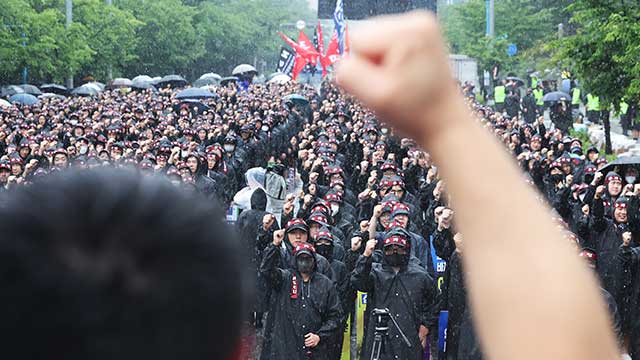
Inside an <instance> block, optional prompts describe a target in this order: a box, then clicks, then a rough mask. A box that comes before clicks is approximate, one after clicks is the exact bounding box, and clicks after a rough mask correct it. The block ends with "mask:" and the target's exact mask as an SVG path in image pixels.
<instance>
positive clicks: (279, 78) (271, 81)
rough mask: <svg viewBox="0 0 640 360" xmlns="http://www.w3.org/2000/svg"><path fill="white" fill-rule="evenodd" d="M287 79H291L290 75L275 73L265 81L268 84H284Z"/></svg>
mask: <svg viewBox="0 0 640 360" xmlns="http://www.w3.org/2000/svg"><path fill="white" fill-rule="evenodd" d="M289 81H291V76H289V75H287V74H279V75H276V76H274V77H272V78H271V79H269V81H267V83H268V84H280V85H282V84H286V83H288V82H289Z"/></svg>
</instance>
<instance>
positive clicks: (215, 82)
mask: <svg viewBox="0 0 640 360" xmlns="http://www.w3.org/2000/svg"><path fill="white" fill-rule="evenodd" d="M207 85H218V80H216V79H214V78H212V77H206V78H200V79H198V80H196V81H194V82H193V86H194V87H203V86H207Z"/></svg>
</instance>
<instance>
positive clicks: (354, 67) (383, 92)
mask: <svg viewBox="0 0 640 360" xmlns="http://www.w3.org/2000/svg"><path fill="white" fill-rule="evenodd" d="M336 79H337V81H338V84H340V86H342V87H344V88H345V89H346V90H347V91H348V92H349V93H352V94H354V95H355V96H356V97H358V98H360V99H362V100H363V101H364V102H365V103H368V104H369V105H370V106H371V107H373V108H376V107H378V106H379V105H382V104H383V103H384V99H385V98H386V97H387V94H388V93H389V85H388V84H389V83H390V81H389V78H388V76H387V75H386V74H385V73H384V72H383V70H382V68H381V67H379V66H376V65H374V64H373V63H372V62H370V61H368V60H367V59H365V58H363V57H359V56H357V55H351V56H350V57H348V58H346V59H344V60H342V61H341V62H340V63H339V65H338V70H337V76H336Z"/></svg>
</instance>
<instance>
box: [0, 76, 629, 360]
mask: <svg viewBox="0 0 640 360" xmlns="http://www.w3.org/2000/svg"><path fill="white" fill-rule="evenodd" d="M472 92H473V89H472V88H471V86H469V85H467V86H465V87H464V88H463V93H464V94H471V93H472ZM175 93H176V89H171V88H169V89H163V90H161V91H159V92H153V91H151V90H146V91H132V92H123V91H119V90H114V91H105V92H103V93H101V94H99V95H98V96H97V97H89V98H85V97H69V98H66V99H58V98H48V99H43V100H41V101H40V103H39V104H37V105H32V106H13V107H11V108H4V109H1V108H0V154H1V158H0V185H1V186H2V190H10V189H11V188H12V187H15V186H23V185H28V184H34V183H35V184H36V185H37V180H38V178H39V177H42V176H46V175H47V174H49V173H53V172H56V171H61V170H64V169H66V168H68V167H70V166H74V167H80V168H97V167H105V166H115V167H126V168H137V169H139V171H140V172H141V173H144V174H149V175H152V174H155V175H162V176H165V177H166V178H167V179H168V181H170V182H172V183H173V184H175V185H176V186H179V187H184V188H185V189H187V190H188V191H195V192H198V193H200V194H201V195H202V196H203V197H207V198H210V199H211V201H212V202H216V203H217V204H219V205H220V206H222V207H224V208H227V207H229V206H231V205H233V196H234V194H236V193H237V192H239V191H240V190H242V189H243V188H244V187H245V186H246V185H247V183H246V178H245V173H246V172H247V171H248V170H249V169H252V168H255V167H262V168H265V169H267V173H272V174H275V175H276V177H277V179H281V181H280V182H278V184H279V186H280V187H279V189H280V190H282V191H274V186H275V185H274V184H264V185H265V186H264V190H263V189H262V188H258V189H255V190H253V192H252V194H251V209H246V210H244V211H243V212H242V213H241V214H240V216H239V218H238V219H237V222H236V227H237V228H238V231H239V234H240V236H241V238H242V240H243V243H244V244H245V248H246V249H247V251H248V254H247V257H248V263H249V264H250V271H251V274H252V275H253V277H254V278H255V289H256V291H255V303H254V304H253V307H252V309H251V311H252V313H253V315H252V316H251V317H250V318H251V320H250V321H251V324H252V326H253V327H255V328H256V329H257V331H258V333H259V334H261V335H260V337H261V338H262V340H261V346H260V348H259V354H256V355H255V356H256V357H257V358H258V357H259V358H260V359H339V358H340V357H341V354H342V353H343V349H342V346H343V337H344V336H345V335H344V333H345V329H346V328H347V322H348V321H352V320H351V319H353V317H351V318H350V317H349V315H352V314H354V303H355V300H356V291H361V292H366V293H367V294H368V300H367V309H366V313H365V334H364V341H363V344H362V348H361V353H360V354H361V358H363V359H365V358H366V359H368V358H371V349H372V347H373V345H374V332H375V326H374V325H373V322H374V316H373V315H371V312H372V310H373V309H388V310H389V312H390V314H391V316H392V317H393V318H394V320H395V321H396V322H397V324H398V325H399V328H400V329H401V330H402V332H403V333H404V334H405V335H406V336H407V340H408V341H409V343H411V344H412V346H411V347H409V346H407V345H406V343H405V342H404V341H403V339H402V338H400V337H399V332H398V329H397V328H396V327H394V326H391V327H390V329H389V335H388V337H386V341H385V347H384V353H383V357H382V358H383V359H423V358H424V356H425V354H424V352H425V350H424V349H425V348H426V347H427V343H430V344H431V345H432V346H431V347H430V353H431V356H432V358H434V359H435V358H446V359H480V358H482V352H481V350H480V347H479V345H478V340H477V338H476V336H475V332H474V326H473V321H472V318H471V312H470V308H469V306H468V300H467V294H466V289H465V282H464V278H465V277H466V276H468V274H467V273H466V272H465V270H464V269H463V264H462V262H461V257H463V256H464V250H463V249H464V240H463V235H462V234H461V233H459V232H458V231H457V230H456V227H455V221H454V219H455V215H454V212H453V210H452V209H451V208H450V207H449V202H450V198H449V196H448V195H447V191H446V184H445V183H444V182H443V181H441V180H440V176H439V173H438V167H437V164H433V163H432V162H431V158H430V155H429V154H428V153H426V152H424V151H422V150H421V149H419V148H418V147H417V145H416V143H415V142H414V141H413V140H411V139H408V138H401V137H399V136H398V135H396V134H395V133H394V131H393V129H391V128H389V127H387V126H386V125H385V124H384V123H382V122H380V121H378V119H377V118H376V116H375V114H373V113H372V112H371V111H369V110H368V109H366V108H364V107H363V106H362V105H361V104H360V103H359V102H357V101H355V100H354V99H353V98H352V97H350V96H349V95H347V94H346V93H344V92H343V91H341V90H340V89H339V88H338V87H336V86H335V85H333V84H331V83H328V82H327V83H324V84H323V85H322V87H321V89H320V91H319V92H316V91H315V89H313V88H311V87H307V86H304V85H300V84H294V83H288V84H285V85H275V84H270V85H265V84H254V85H251V86H249V87H248V88H247V89H242V88H239V87H237V86H236V85H234V84H233V83H231V84H229V85H227V86H220V87H218V88H217V89H216V95H217V97H216V98H215V99H211V100H202V101H201V102H182V101H180V100H177V99H175V97H174V95H175ZM289 94H301V95H303V96H304V97H306V101H291V100H285V99H284V97H285V96H286V95H289ZM467 99H468V101H467V105H468V106H469V107H470V108H471V109H472V110H473V111H474V113H475V114H476V116H477V121H480V122H481V123H482V124H483V125H484V127H485V128H486V130H487V131H490V132H492V133H494V134H495V136H496V138H497V139H499V140H500V141H501V142H503V143H504V148H505V151H508V152H510V153H511V154H512V155H513V158H514V160H515V161H517V162H518V163H519V165H520V167H521V169H522V172H523V181H527V182H528V183H530V185H531V186H532V187H534V188H536V189H537V190H538V192H539V194H540V201H547V202H548V203H549V204H550V206H551V207H552V208H553V209H552V210H550V212H549V216H550V217H553V218H555V219H556V220H557V223H558V225H559V226H560V227H562V228H563V229H564V231H565V233H566V239H567V241H569V242H570V243H571V244H572V245H573V246H575V248H576V256H582V257H584V258H585V260H586V261H587V262H588V264H589V265H590V266H591V267H593V268H594V271H595V272H596V273H597V274H598V276H599V279H600V283H601V286H602V293H603V296H604V298H605V299H606V300H607V303H608V304H609V307H610V314H611V319H612V326H613V327H614V328H615V330H616V332H617V335H618V338H619V344H620V347H621V353H622V352H627V349H628V352H629V353H630V354H631V356H634V358H635V357H638V358H640V341H639V340H640V336H639V335H640V314H639V313H638V311H637V310H636V309H637V301H638V299H639V296H640V281H639V279H638V278H637V274H636V271H637V269H638V267H639V266H640V248H635V246H636V245H637V243H636V241H640V238H639V237H638V236H640V233H639V231H640V218H639V215H638V209H639V207H640V198H639V197H638V196H639V195H640V185H636V183H637V182H638V179H637V178H638V172H637V170H636V169H635V168H633V167H628V168H626V169H625V172H624V173H616V172H615V171H613V170H614V169H612V171H607V172H602V171H601V170H602V169H603V167H605V166H606V165H607V161H606V160H605V159H604V158H603V157H600V156H599V153H598V149H596V148H588V149H585V148H583V144H582V142H581V141H580V140H579V139H577V138H571V137H570V136H569V134H568V133H567V128H568V127H567V126H562V127H560V128H558V127H557V126H553V125H551V126H549V125H548V123H545V120H544V116H543V114H542V112H541V110H542V108H538V107H536V106H534V103H533V102H531V101H530V102H531V104H529V105H530V106H525V107H524V108H523V109H521V110H519V111H515V112H511V111H507V112H505V113H504V114H503V113H500V112H496V111H494V110H493V109H491V108H489V107H485V106H482V105H480V104H478V103H476V102H475V101H474V100H473V99H472V98H471V97H467ZM524 109H527V111H524ZM531 112H535V115H532V114H531ZM525 120H527V121H525ZM468 146H469V151H473V144H468ZM292 171H293V173H294V174H295V176H296V177H298V178H299V179H300V180H301V181H302V183H303V186H302V187H303V189H302V191H301V192H299V193H293V192H291V191H290V190H291V189H287V188H286V187H287V182H285V181H284V179H286V178H288V176H289V175H291V174H290V172H292ZM488 171H489V169H488ZM468 175H469V179H468V182H469V186H473V176H474V175H473V174H468ZM287 190H289V192H288V193H289V195H287V196H286V197H285V196H284V195H283V194H285V193H287ZM270 199H279V200H284V204H283V206H282V211H281V212H279V213H277V214H274V213H269V212H267V203H268V202H269V201H270ZM532 255H534V254H532ZM444 264H446V266H445V265H444ZM442 311H448V314H449V315H448V325H447V332H446V333H447V338H446V344H447V345H446V351H444V352H440V353H439V351H438V346H437V345H436V344H437V340H438V322H439V315H440V313H441V312H442ZM585 316H589V315H588V314H585ZM347 336H348V335H347Z"/></svg>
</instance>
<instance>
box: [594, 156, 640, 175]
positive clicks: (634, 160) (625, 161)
mask: <svg viewBox="0 0 640 360" xmlns="http://www.w3.org/2000/svg"><path fill="white" fill-rule="evenodd" d="M629 166H633V167H635V168H637V169H638V170H640V156H621V157H619V158H617V159H615V160H613V161H612V162H610V163H608V164H607V165H605V166H604V167H603V168H602V169H600V172H601V173H603V174H605V175H606V174H607V173H608V172H609V171H616V168H617V171H618V174H619V175H620V176H624V170H626V168H627V167H629Z"/></svg>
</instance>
